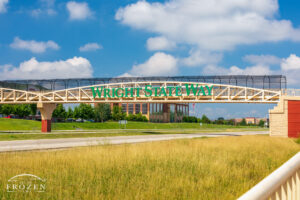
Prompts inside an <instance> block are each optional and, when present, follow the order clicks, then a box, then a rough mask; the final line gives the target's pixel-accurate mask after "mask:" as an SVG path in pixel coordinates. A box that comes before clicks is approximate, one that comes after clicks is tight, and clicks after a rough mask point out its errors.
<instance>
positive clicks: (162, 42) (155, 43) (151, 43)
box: [147, 37, 176, 51]
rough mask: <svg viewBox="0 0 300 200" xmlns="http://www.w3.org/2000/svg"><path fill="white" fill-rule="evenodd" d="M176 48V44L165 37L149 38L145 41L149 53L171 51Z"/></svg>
mask: <svg viewBox="0 0 300 200" xmlns="http://www.w3.org/2000/svg"><path fill="white" fill-rule="evenodd" d="M175 47H176V43H175V42H173V41H170V40H168V39H167V38H165V37H151V38H149V39H148V40H147V49H148V50H150V51H157V50H171V49H173V48H175Z"/></svg>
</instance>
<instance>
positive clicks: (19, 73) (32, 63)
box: [0, 57, 93, 80]
mask: <svg viewBox="0 0 300 200" xmlns="http://www.w3.org/2000/svg"><path fill="white" fill-rule="evenodd" d="M92 73H93V69H92V66H91V64H90V62H89V61H88V60H87V59H86V58H82V57H74V58H70V59H67V60H60V61H54V62H39V61H37V60H36V58H31V59H30V60H27V61H24V62H22V63H20V65H19V66H18V67H14V66H12V65H3V66H0V79H1V80H8V79H56V78H89V77H91V76H92Z"/></svg>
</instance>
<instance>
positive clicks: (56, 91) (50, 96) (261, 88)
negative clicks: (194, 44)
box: [0, 75, 300, 137]
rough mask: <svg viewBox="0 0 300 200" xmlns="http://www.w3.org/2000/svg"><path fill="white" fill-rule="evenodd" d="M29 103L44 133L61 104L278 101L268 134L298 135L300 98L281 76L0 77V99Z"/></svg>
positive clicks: (49, 126)
mask: <svg viewBox="0 0 300 200" xmlns="http://www.w3.org/2000/svg"><path fill="white" fill-rule="evenodd" d="M290 95H293V97H291V96H290ZM299 96H300V95H299ZM32 103H34V104H37V107H38V108H39V110H40V112H41V115H42V131H43V132H50V131H51V118H52V112H53V110H54V109H55V108H56V105H57V104H65V103H119V105H120V103H166V104H168V103H261V104H277V106H276V107H275V108H274V109H273V110H270V135H276V136H284V137H287V136H289V137H298V136H299V135H300V126H298V124H300V98H298V96H297V94H296V93H295V92H291V91H288V90H287V89H286V77H285V76H281V75H278V76H277V75H276V76H274V75H272V76H177V77H118V78H92V79H53V80H7V81H0V104H32Z"/></svg>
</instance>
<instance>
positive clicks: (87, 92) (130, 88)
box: [0, 80, 281, 104]
mask: <svg viewBox="0 0 300 200" xmlns="http://www.w3.org/2000/svg"><path fill="white" fill-rule="evenodd" d="M280 97H281V90H280V89H262V88H253V87H245V86H237V85H230V84H217V83H205V82H191V81H166V80H162V81H157V80H154V81H136V82H132V81H130V82H119V83H107V84H96V85H89V86H83V87H74V88H67V89H62V90H54V91H47V90H45V91H26V90H18V89H11V88H0V103H2V104H5V103H7V104H18V103H39V102H40V103H114V102H116V103H117V102H118V103H120V102H141V103H142V102H148V103H149V102H153V103H156V102H157V103H176V102H180V103H277V102H279V99H280Z"/></svg>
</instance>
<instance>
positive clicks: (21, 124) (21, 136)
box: [0, 119, 267, 141]
mask: <svg viewBox="0 0 300 200" xmlns="http://www.w3.org/2000/svg"><path fill="white" fill-rule="evenodd" d="M52 125H53V126H52V130H53V132H52V133H50V134H45V133H41V132H40V128H41V122H38V121H31V120H20V119H0V141H1V140H2V141H3V140H26V139H54V138H75V137H106V136H128V135H149V134H177V133H209V132H235V131H261V130H265V131H266V130H267V129H264V128H259V127H249V126H246V127H243V126H229V125H215V124H203V125H202V126H201V127H200V125H199V124H198V123H161V124H157V123H145V122H128V124H127V125H126V130H125V129H122V130H120V126H119V124H118V122H105V123H52ZM21 130H25V131H26V130H27V131H29V132H25V133H16V132H18V131H21ZM68 130H70V131H68ZM72 130H73V131H72ZM75 130H76V131H75ZM1 131H3V132H2V133H1ZM9 131H11V133H8V132H9Z"/></svg>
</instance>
